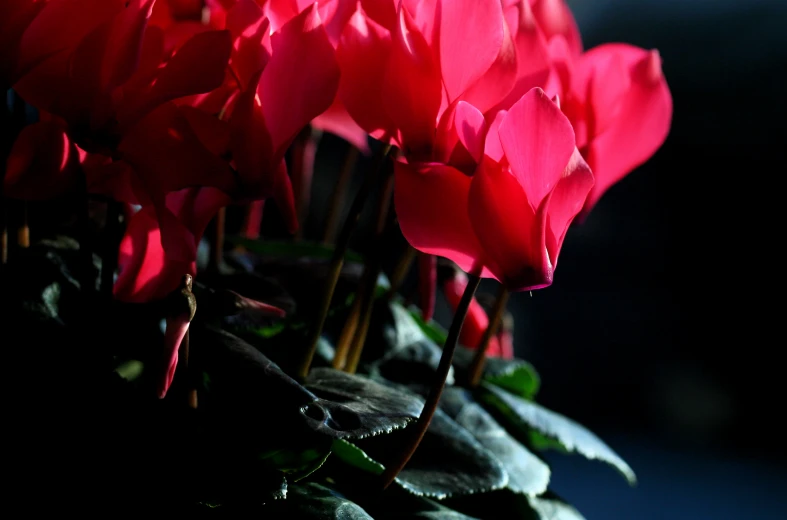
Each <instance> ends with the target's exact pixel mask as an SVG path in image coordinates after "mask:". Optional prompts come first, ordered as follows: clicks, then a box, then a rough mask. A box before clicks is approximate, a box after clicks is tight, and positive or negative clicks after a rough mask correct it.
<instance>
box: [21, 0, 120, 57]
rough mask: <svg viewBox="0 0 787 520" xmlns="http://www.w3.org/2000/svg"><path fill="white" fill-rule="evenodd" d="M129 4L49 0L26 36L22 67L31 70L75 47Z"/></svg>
mask: <svg viewBox="0 0 787 520" xmlns="http://www.w3.org/2000/svg"><path fill="white" fill-rule="evenodd" d="M125 4H126V2H125V0H60V1H57V2H49V3H47V4H46V7H44V8H43V9H42V10H41V12H40V13H39V14H38V16H36V18H35V19H34V20H33V21H32V22H31V23H30V26H29V27H28V29H27V31H25V33H24V35H23V36H22V42H21V43H20V57H19V66H20V70H21V71H23V72H27V71H29V70H30V69H32V68H33V67H35V66H37V65H39V64H40V63H42V62H43V61H44V60H45V59H47V58H49V57H51V56H53V55H54V54H56V53H59V52H62V51H64V50H68V49H72V48H73V47H75V46H76V45H77V44H78V43H79V42H80V40H82V38H84V37H85V36H86V35H87V34H88V33H90V32H91V31H92V30H93V29H95V28H96V27H98V26H99V25H101V24H102V23H104V22H106V21H107V20H110V19H111V18H112V17H113V16H114V15H115V14H117V13H119V12H121V11H122V10H123V9H124V7H125ZM74 13H78V15H77V16H74Z"/></svg>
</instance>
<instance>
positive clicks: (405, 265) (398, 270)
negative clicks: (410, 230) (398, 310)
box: [386, 244, 418, 300]
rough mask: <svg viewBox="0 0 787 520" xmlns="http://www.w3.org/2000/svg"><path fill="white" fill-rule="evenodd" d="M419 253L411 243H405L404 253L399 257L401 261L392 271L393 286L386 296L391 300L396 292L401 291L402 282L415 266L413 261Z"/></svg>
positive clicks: (391, 280)
mask: <svg viewBox="0 0 787 520" xmlns="http://www.w3.org/2000/svg"><path fill="white" fill-rule="evenodd" d="M417 254H418V251H417V250H416V249H414V248H413V246H411V245H410V244H405V250H404V253H402V256H401V257H399V261H398V262H397V263H396V265H395V266H394V269H393V271H392V272H391V279H390V282H391V288H390V289H388V294H387V295H386V298H388V300H391V299H392V298H393V297H394V296H396V293H398V292H399V289H400V288H401V287H402V283H404V279H405V278H406V277H407V273H409V272H410V268H411V267H412V266H413V262H414V261H415V257H416V255H417Z"/></svg>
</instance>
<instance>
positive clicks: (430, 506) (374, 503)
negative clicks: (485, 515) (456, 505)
mask: <svg viewBox="0 0 787 520" xmlns="http://www.w3.org/2000/svg"><path fill="white" fill-rule="evenodd" d="M366 510H367V511H369V513H371V514H372V515H373V516H374V518H375V519H376V520H399V519H401V518H420V519H421V520H476V519H475V518H474V517H472V516H467V515H465V514H462V513H460V512H458V511H454V510H453V509H449V508H447V507H445V506H443V505H441V504H439V503H438V502H435V501H434V500H431V499H428V498H425V497H419V496H416V495H410V494H407V495H405V494H403V493H401V492H400V493H396V494H395V493H392V492H390V491H389V492H388V493H386V494H383V495H381V496H379V497H374V498H373V499H370V500H369V504H368V505H367V506H366Z"/></svg>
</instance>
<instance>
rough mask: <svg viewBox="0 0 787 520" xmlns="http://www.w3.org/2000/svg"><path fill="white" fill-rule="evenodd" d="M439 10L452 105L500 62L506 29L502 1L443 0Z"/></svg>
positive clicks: (445, 78)
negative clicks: (495, 63)
mask: <svg viewBox="0 0 787 520" xmlns="http://www.w3.org/2000/svg"><path fill="white" fill-rule="evenodd" d="M439 6H440V7H439V12H440V15H439V16H440V17H439V23H440V29H439V30H440V69H441V71H442V77H443V82H444V84H445V89H446V92H447V94H448V101H449V103H450V102H453V101H454V100H455V99H458V98H459V97H460V96H461V95H462V94H463V93H464V92H465V91H466V90H467V89H468V88H469V87H471V86H472V85H473V84H474V83H476V82H477V81H478V80H479V79H480V78H481V76H482V75H483V74H484V73H486V72H487V71H488V70H489V68H490V67H491V66H492V64H493V63H494V62H495V60H497V58H498V54H500V48H501V47H502V45H503V42H504V36H505V31H506V27H505V20H504V18H503V8H502V5H501V3H500V0H442V1H441V2H440V4H439ZM469 35H479V36H481V37H468V36H469ZM493 104H494V103H493ZM490 106H491V105H490Z"/></svg>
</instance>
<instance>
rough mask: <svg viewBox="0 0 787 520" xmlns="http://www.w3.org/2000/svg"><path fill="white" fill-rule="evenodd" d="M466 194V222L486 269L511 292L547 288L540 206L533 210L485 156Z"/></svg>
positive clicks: (549, 270) (519, 188) (549, 269)
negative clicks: (467, 221)
mask: <svg viewBox="0 0 787 520" xmlns="http://www.w3.org/2000/svg"><path fill="white" fill-rule="evenodd" d="M468 195H469V196H468V201H469V202H468V208H469V217H470V222H471V224H472V227H473V230H474V234H475V236H476V237H478V241H479V243H480V245H481V247H482V248H483V251H484V252H485V254H486V255H487V256H488V257H489V258H490V259H491V261H490V263H489V267H490V270H491V271H492V273H493V274H494V276H495V278H497V280H498V281H500V283H502V284H503V285H505V286H506V287H507V288H508V289H509V290H511V291H523V290H529V289H537V288H540V287H545V286H547V285H549V284H551V283H552V265H551V264H550V261H549V255H548V254H547V248H546V244H545V225H546V211H545V209H546V208H545V206H546V204H542V207H539V208H537V210H535V211H534V210H533V209H532V208H531V206H530V204H529V203H528V199H527V197H528V195H526V194H525V191H524V190H523V185H522V184H521V182H520V181H519V180H518V179H516V178H515V177H514V176H513V175H512V174H511V173H509V172H507V171H505V170H503V168H501V167H500V165H499V164H497V163H495V162H494V161H492V160H491V159H489V158H486V157H485V158H484V159H483V160H482V161H481V164H480V165H479V166H478V169H477V170H476V173H475V175H473V179H472V183H471V186H470V190H469V193H468ZM545 203H548V199H547V200H546V201H545Z"/></svg>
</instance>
